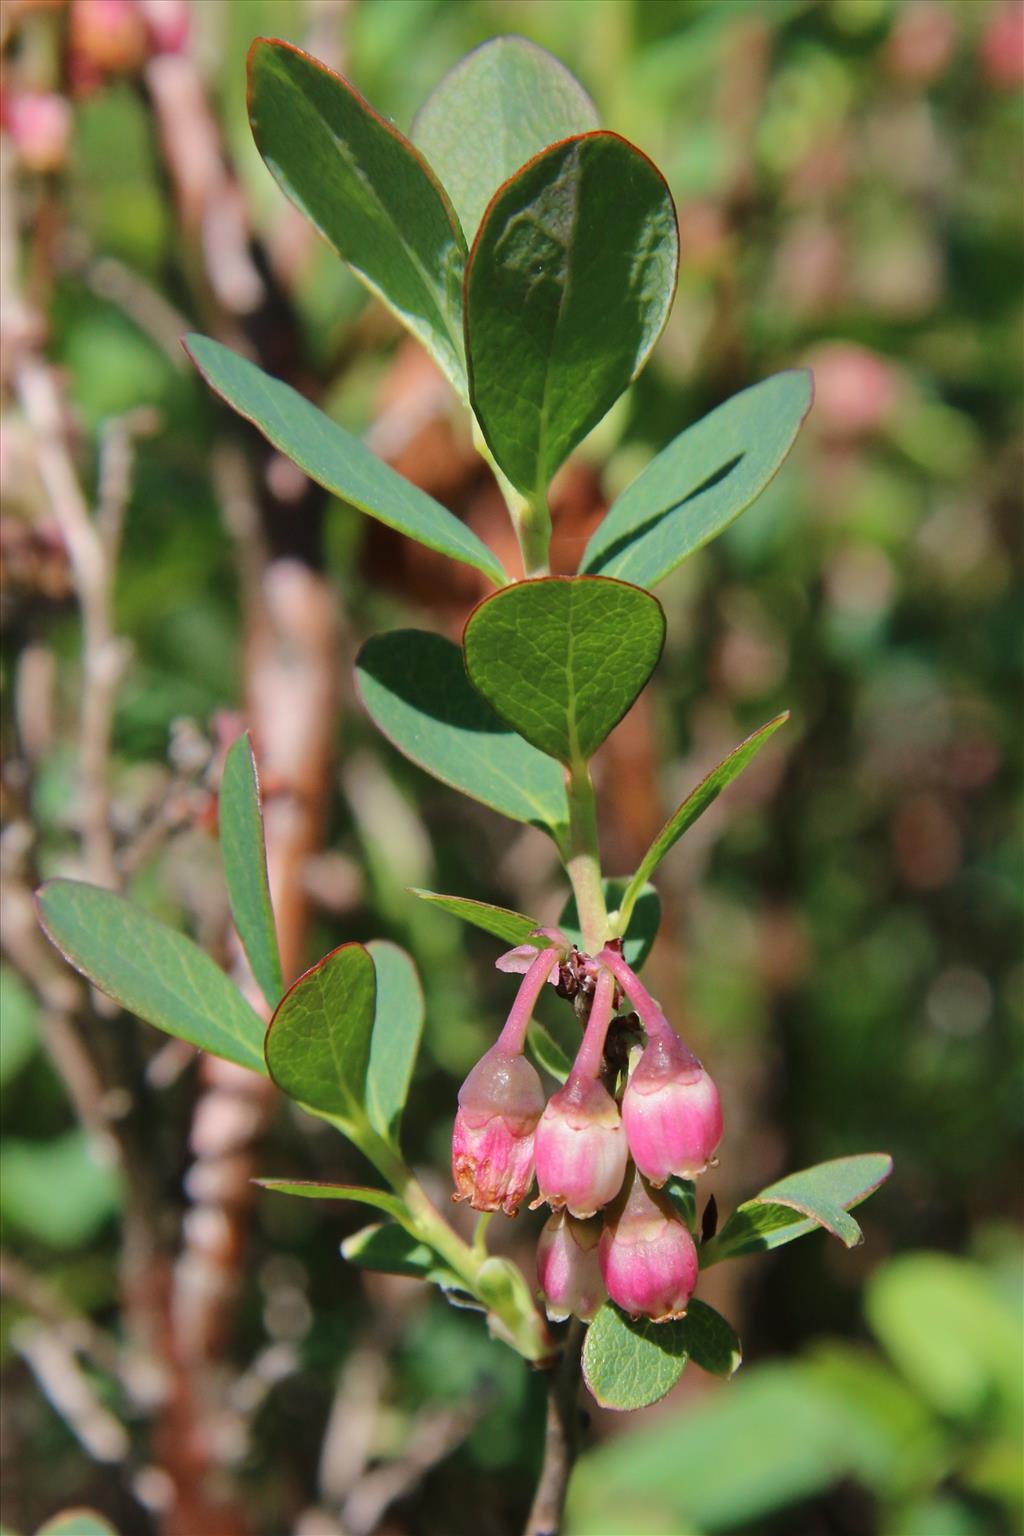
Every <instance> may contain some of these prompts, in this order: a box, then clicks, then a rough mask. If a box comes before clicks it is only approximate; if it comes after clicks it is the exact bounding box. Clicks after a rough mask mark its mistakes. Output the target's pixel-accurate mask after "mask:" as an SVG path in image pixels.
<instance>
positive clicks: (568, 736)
mask: <svg viewBox="0 0 1024 1536" xmlns="http://www.w3.org/2000/svg"><path fill="white" fill-rule="evenodd" d="M664 642H665V615H664V613H663V612H662V609H661V605H660V603H659V602H658V601H657V599H656V598H653V597H652V596H651V594H650V593H649V592H644V591H641V589H640V588H639V587H631V586H629V585H627V584H626V583H624V582H615V581H603V580H600V579H596V578H593V577H579V576H544V577H540V578H538V579H536V580H533V581H521V582H517V583H516V584H515V585H514V586H511V587H506V588H505V589H504V590H503V591H501V592H495V593H494V595H493V596H492V597H489V598H487V599H486V601H484V602H482V603H481V604H479V606H478V607H477V608H475V609H474V611H473V612H472V613H471V614H470V616H469V619H468V621H467V623H466V628H465V631H464V633H463V646H464V648H465V653H466V671H467V672H468V674H469V678H470V681H471V682H472V684H473V686H474V687H475V688H476V690H477V692H478V693H480V694H482V695H483V697H484V698H485V699H486V700H487V702H488V703H489V704H490V705H491V706H492V708H493V709H494V710H495V711H496V712H497V714H498V715H500V716H501V718H502V719H503V720H506V721H507V722H508V724H509V725H510V726H512V728H513V730H515V731H517V732H518V733H519V735H520V736H522V737H524V738H525V739H526V740H527V741H529V742H531V743H532V745H533V746H535V747H536V748H538V750H539V751H541V752H546V753H547V754H548V755H549V756H550V757H554V758H557V759H558V761H559V762H561V763H564V764H565V765H566V766H567V767H568V766H572V765H573V764H579V763H584V762H586V761H587V760H588V759H589V758H590V757H592V756H593V754H594V752H596V750H597V748H598V747H599V746H600V745H601V743H602V742H603V741H604V740H605V738H606V737H607V736H608V734H609V732H611V731H612V730H613V729H614V727H615V726H616V725H618V723H619V721H620V720H621V719H622V717H623V715H624V714H625V713H626V711H627V710H628V709H629V708H630V706H631V705H632V704H633V702H634V700H635V699H636V697H637V695H638V694H639V693H640V691H641V690H642V689H643V687H644V685H645V684H646V682H647V680H648V678H649V677H650V675H651V673H652V672H653V671H654V668H655V666H656V665H657V662H658V658H659V656H660V655H661V649H662V646H663V644H664Z"/></svg>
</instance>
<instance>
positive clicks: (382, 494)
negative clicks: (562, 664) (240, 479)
mask: <svg viewBox="0 0 1024 1536" xmlns="http://www.w3.org/2000/svg"><path fill="white" fill-rule="evenodd" d="M185 350H186V352H187V353H188V354H189V356H190V357H191V358H192V361H193V362H194V363H195V365H196V367H197V368H198V369H199V372H200V373H201V374H202V375H203V378H204V379H205V380H206V382H207V383H208V384H209V386H210V388H211V389H212V390H214V391H215V393H217V394H218V395H220V397H221V399H222V400H225V401H226V402H227V404H228V405H230V406H231V408H232V410H234V411H237V412H238V414H239V415H240V416H243V417H244V418H245V420H246V421H251V422H252V424H253V426H254V427H257V428H258V429H259V431H260V432H262V433H263V436H264V437H265V438H266V439H267V441H268V442H270V443H273V445H274V447H275V448H279V449H280V451H281V452H282V453H283V454H285V455H286V457H287V458H289V459H291V460H292V462H293V463H295V464H297V465H298V466H299V468H300V469H301V470H302V471H303V473H304V474H307V475H308V476H309V478H310V479H311V480H315V481H316V483H317V484H318V485H322V486H323V487H324V489H325V490H327V491H330V492H331V494H332V495H333V496H339V497H340V498H341V500H342V501H347V502H348V503H349V504H350V505H351V506H353V507H356V508H358V510H359V511H360V512H365V513H366V515H367V516H368V517H374V518H376V519H377V521H378V522H379V523H386V524H387V525H388V527H389V528H395V529H397V530H398V532H399V533H404V534H405V535H406V537H407V538H410V539H415V540H416V542H417V543H418V544H425V545H426V546H427V548H428V549H436V550H437V551H438V553H439V554H442V555H447V556H448V558H449V559H450V560H459V561H461V562H462V564H463V565H471V566H472V567H473V568H474V570H477V571H482V572H483V573H484V575H485V576H486V577H487V578H488V579H489V580H490V581H493V582H494V583H495V585H496V586H499V587H500V586H504V584H505V582H506V581H507V579H508V578H507V576H506V574H505V572H504V570H503V569H502V566H501V563H500V561H499V560H498V559H497V558H496V557H495V556H494V555H493V554H492V553H491V551H490V550H489V549H488V548H487V545H486V544H485V543H484V542H483V540H482V539H478V538H477V536H476V534H475V533H473V532H472V530H471V529H469V528H467V527H466V525H465V524H464V523H460V522H459V519H458V518H457V517H455V516H454V514H453V513H451V512H449V511H448V509H447V507H442V506H441V504H440V502H437V501H434V499H433V497H431V496H428V495H427V493H426V491H421V490H420V489H419V487H418V486H415V485H413V484H412V483H411V481H409V480H405V479H403V477H402V476H401V475H399V474H396V473H395V471H394V470H393V469H391V468H390V467H389V466H388V465H387V464H384V463H383V462H382V461H381V460H380V459H378V458H377V456H376V454H374V453H371V452H370V450H369V448H367V447H366V446H365V444H363V443H361V442H360V441H359V439H358V437H353V436H352V434H351V432H346V431H345V429H344V427H339V426H338V424H337V422H334V421H331V419H330V417H329V416H325V415H324V413H323V411H318V410H317V408H316V406H315V405H313V404H311V402H310V401H309V400H307V399H306V398H305V397H304V396H303V395H300V394H298V392H297V391H296V390H294V389H292V388H291V386H290V385H288V384H282V383H281V381H280V379H273V378H271V377H270V375H269V374H267V373H264V372H263V371H262V369H260V368H257V367H256V365H255V363H250V362H248V361H247V359H246V358H244V357H239V355H238V353H237V352H232V351H231V349H230V348H229V347H224V346H221V344H220V342H219V341H211V340H210V338H209V337H208V336H197V335H190V336H186V337H185Z"/></svg>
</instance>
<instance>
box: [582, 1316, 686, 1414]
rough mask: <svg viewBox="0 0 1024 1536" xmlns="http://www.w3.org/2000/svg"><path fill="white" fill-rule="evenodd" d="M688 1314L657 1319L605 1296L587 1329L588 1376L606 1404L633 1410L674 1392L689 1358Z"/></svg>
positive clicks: (585, 1358)
mask: <svg viewBox="0 0 1024 1536" xmlns="http://www.w3.org/2000/svg"><path fill="white" fill-rule="evenodd" d="M684 1321H685V1319H682V1318H680V1319H678V1320H677V1321H675V1322H670V1323H653V1322H652V1321H651V1319H650V1318H649V1317H635V1318H634V1317H629V1316H628V1315H627V1314H626V1313H625V1312H623V1311H622V1310H621V1309H620V1308H619V1307H617V1306H616V1305H615V1303H614V1302H613V1301H606V1302H605V1304H604V1306H603V1307H602V1308H601V1310H600V1311H599V1312H598V1314H597V1316H596V1317H595V1318H594V1321H593V1322H592V1323H591V1325H590V1327H589V1328H588V1329H587V1337H586V1340H585V1342H584V1345H583V1379H584V1380H585V1382H586V1383H587V1387H588V1389H589V1391H590V1395H591V1397H593V1398H594V1399H595V1400H596V1401H597V1402H598V1403H600V1405H601V1407H602V1408H614V1409H616V1410H618V1411H619V1412H623V1413H626V1412H632V1411H633V1410H634V1409H637V1408H646V1407H648V1406H649V1405H650V1404H651V1403H656V1402H658V1401H659V1400H660V1399H661V1398H663V1397H665V1396H666V1394H667V1393H669V1392H671V1390H672V1388H673V1387H674V1386H675V1384H676V1382H677V1381H678V1380H679V1378H680V1376H681V1375H682V1374H683V1370H684V1368H685V1366H686V1360H687V1345H686V1335H685V1331H684V1328H683V1322H684Z"/></svg>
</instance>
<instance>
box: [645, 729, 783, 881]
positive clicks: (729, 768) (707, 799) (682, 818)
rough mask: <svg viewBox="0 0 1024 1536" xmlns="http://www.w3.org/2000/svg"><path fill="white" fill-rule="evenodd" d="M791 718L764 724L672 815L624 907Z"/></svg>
mask: <svg viewBox="0 0 1024 1536" xmlns="http://www.w3.org/2000/svg"><path fill="white" fill-rule="evenodd" d="M788 719H789V711H788V710H787V711H786V712H785V713H784V714H781V715H776V717H775V719H774V720H769V721H768V723H767V725H762V726H761V728H760V730H757V731H754V733H753V734H752V735H750V736H748V737H747V739H746V741H744V742H741V743H740V745H739V746H738V747H736V748H735V749H734V750H733V751H732V752H730V753H729V756H728V757H727V758H725V759H724V761H722V762H721V763H719V765H718V767H717V768H713V769H712V770H711V772H710V773H709V774H708V775H707V777H706V778H704V779H702V780H701V782H700V783H699V784H698V785H697V787H696V789H694V790H693V791H691V793H690V794H689V795H687V797H686V799H685V800H684V801H683V803H682V804H681V805H680V806H678V807H677V808H676V810H674V811H673V812H672V815H671V816H670V817H669V819H668V821H666V823H665V825H664V826H663V827H662V829H661V831H660V832H659V833H658V835H657V837H656V838H655V839H654V841H653V843H652V844H651V846H650V848H648V850H647V852H646V853H645V854H644V856H643V858H642V859H641V861H640V864H639V867H638V868H637V872H636V874H635V875H634V876H633V877H632V879H631V880H630V882H629V885H628V886H627V887H626V890H625V892H624V894H623V897H622V902H621V905H622V906H623V907H625V908H627V910H628V909H631V908H632V904H633V902H634V901H635V900H636V899H637V897H638V895H639V893H640V891H641V890H642V889H643V887H644V885H645V884H646V883H647V881H648V880H650V878H651V875H652V874H653V873H654V871H655V870H656V869H657V867H658V865H659V864H660V863H661V861H662V859H663V858H664V857H665V855H666V853H668V851H669V849H671V848H674V847H675V845H676V843H677V842H678V841H679V839H680V838H681V837H682V836H683V833H684V832H688V831H689V829H690V828H691V827H692V826H693V824H694V822H695V821H696V820H697V818H698V817H699V816H703V814H704V812H705V811H706V810H707V808H708V806H709V805H711V804H712V802H713V801H715V800H717V799H718V796H719V795H720V794H721V793H722V790H723V789H725V788H726V786H727V785H728V784H731V783H732V781H733V779H735V778H736V777H737V775H738V774H740V773H742V772H743V770H744V768H745V767H746V766H747V764H748V763H749V762H750V760H751V758H753V757H756V755H757V753H758V752H760V750H761V748H762V747H763V746H764V744H765V742H766V741H767V740H768V739H769V737H771V736H773V735H774V734H775V732H776V731H777V730H778V728H779V726H780V725H784V724H785V723H786V721H787V720H788Z"/></svg>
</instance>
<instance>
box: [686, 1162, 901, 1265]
mask: <svg viewBox="0 0 1024 1536" xmlns="http://www.w3.org/2000/svg"><path fill="white" fill-rule="evenodd" d="M891 1172H892V1158H891V1157H890V1156H889V1155H888V1153H885V1152H864V1153H860V1154H859V1155H857V1156H854V1157H839V1158H835V1159H833V1160H832V1161H831V1162H827V1163H819V1164H817V1165H816V1166H815V1167H813V1168H804V1169H802V1170H801V1171H800V1172H799V1173H791V1174H788V1175H787V1177H786V1178H784V1179H779V1180H778V1181H777V1182H776V1183H774V1184H769V1185H768V1186H767V1188H766V1189H763V1190H761V1192H760V1193H759V1194H758V1195H756V1196H755V1197H754V1199H753V1200H746V1201H744V1203H743V1204H742V1205H740V1206H737V1208H736V1210H735V1211H734V1212H733V1214H732V1215H731V1216H730V1217H729V1220H728V1221H727V1222H726V1223H725V1226H724V1227H723V1228H722V1230H721V1231H720V1232H719V1233H718V1235H717V1237H714V1238H713V1239H712V1240H711V1242H709V1243H706V1244H705V1245H704V1246H703V1248H702V1249H701V1250H700V1262H701V1267H702V1268H707V1267H708V1266H709V1265H711V1264H717V1263H719V1262H720V1261H721V1260H722V1259H732V1258H738V1257H739V1256H740V1255H742V1254H747V1253H760V1252H764V1251H765V1250H767V1249H770V1248H778V1247H781V1246H782V1245H783V1244H784V1243H791V1242H793V1240H794V1239H795V1238H798V1237H803V1236H804V1235H805V1234H806V1233H808V1232H813V1231H815V1230H816V1229H817V1228H819V1227H824V1228H825V1230H826V1231H828V1232H831V1233H832V1234H833V1236H835V1237H838V1238H839V1239H840V1241H841V1242H843V1243H845V1244H846V1246H847V1247H848V1248H852V1247H855V1246H856V1245H857V1244H858V1243H860V1242H862V1241H863V1234H862V1232H861V1229H860V1226H859V1225H858V1223H857V1222H856V1221H855V1220H854V1218H853V1217H852V1216H850V1215H849V1214H848V1213H849V1210H850V1207H851V1206H855V1205H859V1204H860V1202H861V1201H862V1200H866V1199H867V1198H868V1196H869V1195H871V1194H873V1193H874V1192H875V1190H876V1189H878V1187H879V1186H880V1185H881V1184H883V1183H884V1182H885V1180H886V1179H887V1178H888V1177H889V1175H890V1173H891Z"/></svg>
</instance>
